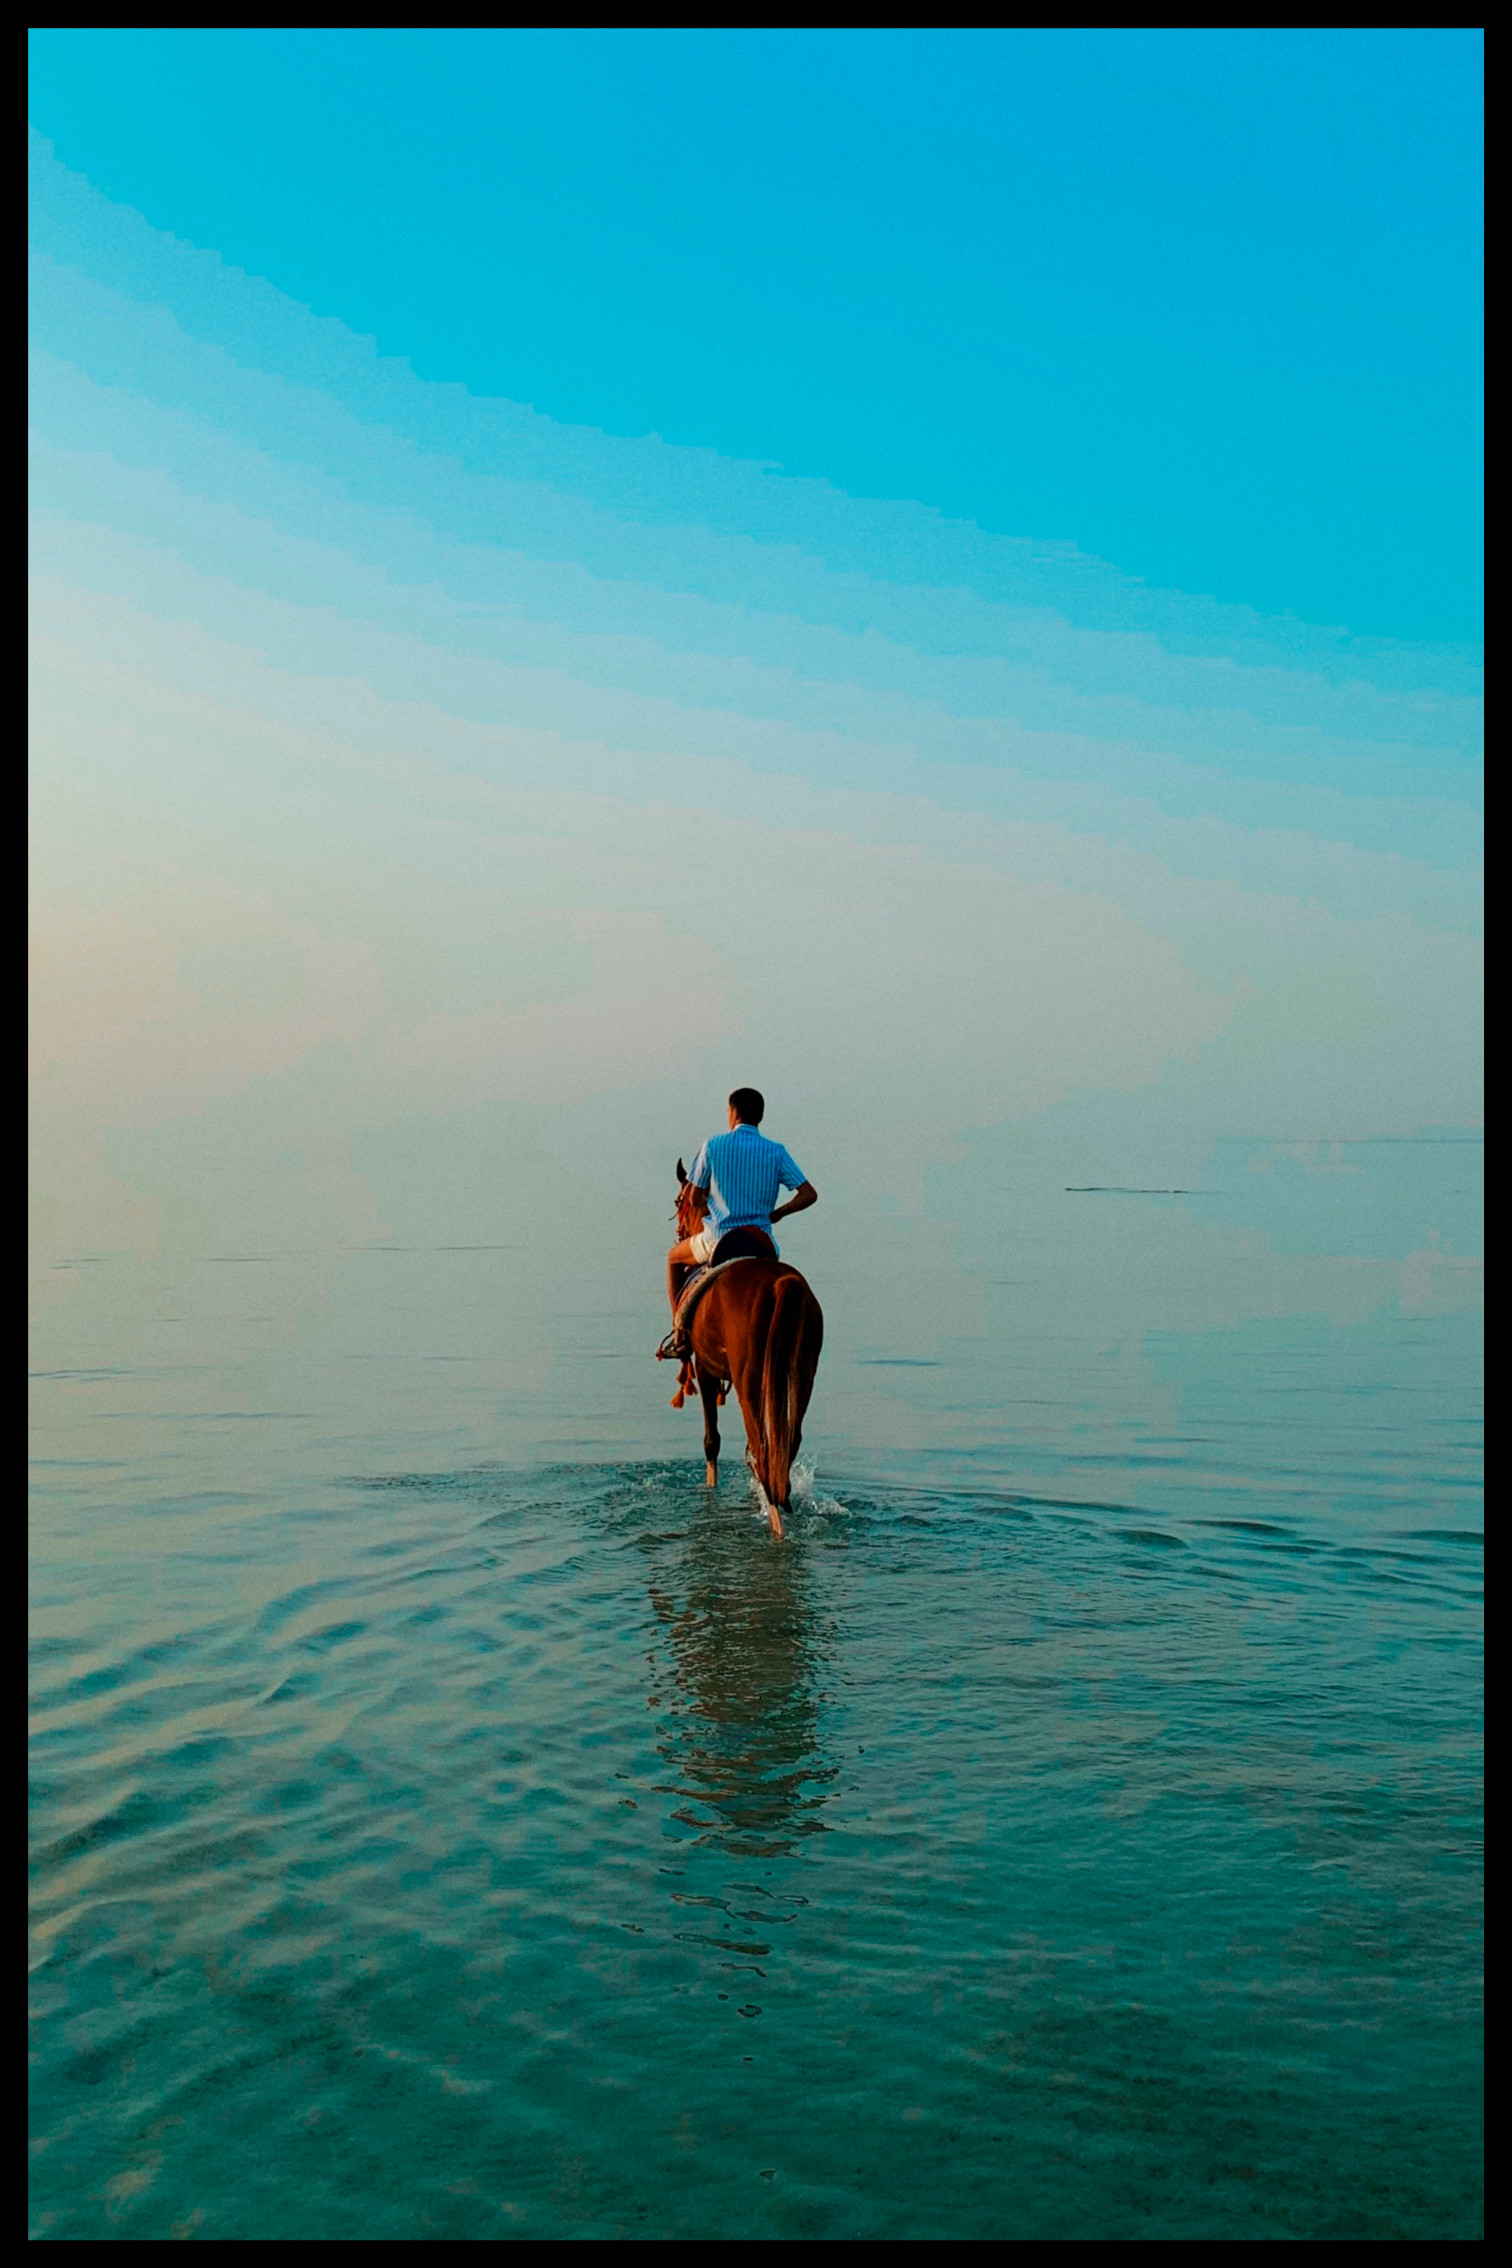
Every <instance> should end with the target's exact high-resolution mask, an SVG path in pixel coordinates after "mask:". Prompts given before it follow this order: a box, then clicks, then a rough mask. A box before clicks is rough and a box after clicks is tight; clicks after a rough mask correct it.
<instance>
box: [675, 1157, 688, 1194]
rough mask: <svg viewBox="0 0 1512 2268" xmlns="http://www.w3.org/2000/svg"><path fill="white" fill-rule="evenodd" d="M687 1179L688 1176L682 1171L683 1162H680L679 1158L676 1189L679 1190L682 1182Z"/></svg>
mask: <svg viewBox="0 0 1512 2268" xmlns="http://www.w3.org/2000/svg"><path fill="white" fill-rule="evenodd" d="M687 1178H688V1176H687V1174H686V1173H685V1172H684V1170H683V1162H682V1159H681V1158H679V1159H678V1161H677V1186H678V1188H679V1189H680V1188H681V1187H682V1185H683V1183H684V1182H685V1181H686V1180H687Z"/></svg>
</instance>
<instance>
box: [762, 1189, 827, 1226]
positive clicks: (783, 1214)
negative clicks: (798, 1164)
mask: <svg viewBox="0 0 1512 2268" xmlns="http://www.w3.org/2000/svg"><path fill="white" fill-rule="evenodd" d="M818 1202H819V1192H818V1190H817V1189H816V1188H815V1187H814V1185H813V1183H812V1182H811V1181H805V1182H801V1183H800V1184H799V1187H798V1190H797V1194H796V1195H795V1196H792V1197H790V1198H789V1199H788V1201H787V1203H786V1204H785V1205H774V1206H773V1207H772V1218H773V1220H774V1221H781V1220H785V1219H786V1218H787V1216H788V1214H789V1213H806V1212H807V1211H808V1209H809V1207H810V1205H817V1204H818Z"/></svg>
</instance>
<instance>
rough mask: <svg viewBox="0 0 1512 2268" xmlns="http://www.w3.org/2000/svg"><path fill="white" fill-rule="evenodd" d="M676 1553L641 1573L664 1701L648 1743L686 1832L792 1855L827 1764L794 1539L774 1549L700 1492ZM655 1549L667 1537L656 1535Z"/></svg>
mask: <svg viewBox="0 0 1512 2268" xmlns="http://www.w3.org/2000/svg"><path fill="white" fill-rule="evenodd" d="M680 1540H681V1542H682V1544H683V1550H682V1554H681V1564H680V1566H679V1567H678V1569H677V1570H676V1574H675V1576H674V1577H673V1579H672V1580H671V1581H670V1582H669V1581H667V1580H666V1577H665V1573H664V1571H659V1573H658V1577H657V1578H656V1579H653V1580H652V1582H651V1585H650V1592H651V1603H652V1606H653V1607H654V1609H655V1611H656V1616H657V1620H658V1622H659V1623H660V1625H661V1633H662V1643H661V1644H660V1645H659V1646H657V1647H654V1648H653V1650H652V1653H651V1655H650V1657H649V1660H650V1664H651V1668H652V1672H653V1675H654V1677H655V1678H656V1680H657V1683H656V1685H655V1686H654V1688H653V1698H654V1699H655V1698H659V1699H660V1701H661V1704H662V1707H663V1709H664V1711H665V1715H664V1720H663V1729H662V1733H661V1736H660V1738H659V1739H658V1742H657V1746H658V1747H659V1749H660V1750H661V1753H662V1755H663V1756H664V1757H665V1759H666V1762H667V1766H668V1778H667V1780H666V1781H665V1782H664V1783H663V1784H662V1786H661V1788H660V1790H659V1792H660V1793H662V1794H667V1795H672V1796H675V1797H676V1798H678V1799H679V1800H678V1808H677V1809H676V1810H675V1811H674V1812H673V1814H672V1816H673V1818H674V1819H676V1820H678V1821H679V1822H680V1823H681V1824H682V1825H683V1826H684V1827H686V1828H689V1829H691V1830H693V1833H692V1835H691V1838H690V1839H691V1840H692V1841H693V1842H695V1843H706V1844H711V1845H713V1846H715V1847H717V1848H719V1849H721V1850H723V1851H726V1852H728V1853H729V1854H730V1855H731V1856H732V1857H741V1858H752V1859H771V1858H780V1857H783V1856H786V1855H788V1854H790V1853H791V1852H792V1851H793V1850H794V1849H795V1847H796V1845H797V1843H798V1841H799V1839H800V1838H801V1837H803V1836H805V1835H813V1834H817V1833H819V1832H821V1831H822V1829H823V1824H824V1823H823V1821H822V1819H821V1818H820V1816H819V1814H820V1810H821V1808H822V1806H823V1805H824V1803H825V1802H826V1801H827V1800H828V1798H827V1795H826V1792H825V1791H826V1790H827V1788H828V1787H829V1784H830V1783H831V1782H832V1781H833V1780H834V1778H835V1774H836V1771H837V1770H838V1766H837V1765H835V1764H833V1763H830V1762H827V1761H826V1759H825V1758H824V1755H823V1753H822V1750H821V1747H820V1705H821V1701H822V1695H821V1693H820V1691H819V1685H818V1675H819V1667H820V1663H821V1660H822V1658H823V1650H824V1648H823V1641H824V1640H825V1639H827V1638H828V1636H829V1635H830V1633H829V1632H828V1631H825V1632H823V1633H822V1634H821V1632H820V1631H819V1630H818V1628H817V1627H816V1623H815V1615H814V1608H813V1604H812V1601H811V1598H810V1595H809V1591H810V1586H809V1575H808V1569H807V1567H806V1564H805V1556H804V1553H803V1551H802V1549H801V1547H794V1546H791V1545H790V1546H788V1547H787V1548H785V1549H778V1550H774V1549H773V1548H772V1545H771V1542H770V1539H769V1538H768V1537H767V1536H766V1534H765V1533H764V1532H759V1531H758V1530H757V1529H756V1527H755V1524H754V1523H753V1522H752V1521H750V1520H745V1519H732V1518H731V1517H730V1514H729V1513H728V1511H726V1510H723V1509H722V1508H720V1507H718V1506H716V1505H710V1506H709V1507H708V1508H707V1510H706V1511H705V1512H703V1513H702V1514H701V1515H699V1516H696V1517H695V1518H694V1520H693V1521H692V1523H691V1525H690V1527H689V1530H688V1532H687V1535H686V1536H685V1537H684V1538H682V1539H680ZM662 1548H663V1549H664V1548H665V1546H664V1545H663V1546H662Z"/></svg>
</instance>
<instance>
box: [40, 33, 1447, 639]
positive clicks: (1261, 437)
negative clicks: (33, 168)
mask: <svg viewBox="0 0 1512 2268" xmlns="http://www.w3.org/2000/svg"><path fill="white" fill-rule="evenodd" d="M31 117H32V120H33V123H34V124H35V125H36V127H37V128H38V130H39V131H40V132H41V133H42V134H43V135H44V136H46V137H47V138H48V139H49V140H51V141H52V143H53V144H54V146H55V148H56V151H57V154H58V156H59V157H60V158H61V159H62V161H63V162H64V163H65V164H66V165H68V166H71V167H74V168H76V169H78V170H80V171H81V172H83V173H84V174H86V175H87V176H88V178H89V179H90V181H91V182H92V183H94V185H95V186H96V187H98V188H99V189H101V190H102V191H103V192H104V193H105V195H106V196H108V197H109V198H111V199H114V200H117V201H119V202H121V203H124V204H126V205H129V206H131V207H134V208H135V209H136V210H138V211H139V212H141V213H142V214H143V216H144V217H145V218H146V219H147V220H148V221H149V222H151V223H152V224H153V225H154V226H155V227H156V228H159V229H164V230H167V231H170V232H172V233H173V234H175V235H177V236H180V237H183V238H185V239H187V240H188V241H189V242H191V243H194V244H198V245H206V246H213V247H214V248H215V249H216V250H217V251H218V252H220V253H221V255H222V256H223V258H224V259H225V260H226V261H227V262H228V263H230V264H232V265H234V266H237V267H241V268H243V269H245V270H246V271H248V272H249V273H250V274H253V275H256V276H261V277H267V278H269V279H271V280H272V281H273V282H275V283H276V284H277V286H278V287H279V289H280V290H282V291H284V292H286V293H288V294H289V295H290V296H291V297H292V298H293V299H295V300H296V301H298V302H301V303H303V304H304V305H306V306H308V307H310V308H311V309H312V310H314V311H315V312H316V313H317V314H319V315H326V316H332V317H335V318H336V319H337V320H339V321H340V322H341V323H343V324H344V325H346V326H348V327H350V328H351V329H353V330H355V331H356V332H358V333H359V334H362V335H365V336H371V337H372V338H374V339H375V340H376V341H377V344H378V347H379V350H380V352H381V353H383V354H386V355H396V356H401V357H403V358H404V359H405V360H407V361H408V362H409V363H410V365H411V366H412V367H413V369H414V371H415V372H416V374H417V375H418V376H419V377H421V378H423V379H427V380H432V381H438V382H442V383H455V384H460V385H462V386H464V387H465V388H467V389H468V390H469V391H470V392H471V393H473V394H475V395H480V396H500V397H504V398H507V399H509V400H513V401H520V402H527V403H531V404H534V405H535V406H536V407H537V408H538V409H539V410H540V411H542V412H543V413H544V414H545V415H546V416H548V417H550V418H551V419H553V420H556V421H558V422H561V423H566V424H569V425H579V426H588V427H593V428H597V429H601V430H602V431H604V432H605V433H607V434H610V435H625V436H633V435H640V434H647V433H658V434H661V435H663V436H665V437H666V438H667V439H668V440H669V441H672V442H674V443H680V444H686V445H689V446H693V447H697V448H704V449H710V450H713V451H716V452H718V453H719V454H720V455H722V456H726V457H732V458H739V459H756V460H760V461H763V462H767V463H772V464H776V465H780V466H781V467H782V468H783V469H784V470H785V471H787V472H788V473H790V474H797V475H807V476H811V477H816V478H820V479H823V480H825V481H828V482H831V483H833V484H835V485H836V486H837V487H839V488H841V489H843V490H844V491H846V492H847V493H849V494H852V495H860V496H870V497H878V498H904V499H910V500H918V501H920V502H923V503H925V504H927V505H932V506H934V507H936V508H938V509H939V510H940V511H941V512H942V513H944V514H946V515H948V516H950V517H952V518H957V519H964V520H968V521H972V522H975V523H977V524H979V525H980V526H981V527H982V528H983V529H985V530H988V531H991V532H994V533H999V534H1007V535H1010V536H1017V537H1026V538H1031V539H1041V540H1046V541H1060V542H1069V543H1072V544H1074V545H1076V546H1077V547H1078V548H1079V549H1080V550H1081V551H1083V552H1087V553H1091V554H1093V555H1095V556H1097V557H1100V558H1102V559H1104V560H1107V561H1109V562H1111V563H1112V564H1113V565H1114V566H1115V567H1117V568H1118V569H1120V570H1122V571H1123V572H1124V573H1125V574H1127V575H1130V576H1133V577H1137V578H1141V579H1143V580H1145V581H1146V582H1148V583H1152V584H1155V585H1158V586H1163V587H1171V588H1175V589H1179V590H1182V591H1184V592H1188V593H1191V594H1194V595H1212V596H1214V597H1216V598H1218V599H1220V600H1222V601H1225V602H1228V603H1231V604H1238V605H1245V606H1250V607H1254V608H1257V609H1258V610H1259V611H1261V612H1262V613H1267V614H1276V615H1285V614H1290V615H1295V616H1298V617H1300V618H1301V619H1303V620H1305V621H1308V622H1312V623H1317V624H1328V625H1339V626H1342V627H1343V628H1345V629H1347V630H1349V631H1350V632H1352V633H1354V634H1356V635H1358V636H1366V637H1378V636H1384V637H1391V638H1397V639H1409V640H1449V641H1460V640H1474V639H1476V638H1477V637H1478V636H1479V581H1478V574H1479V563H1478V516H1477V515H1478V495H1479V486H1478V466H1479V433H1478V403H1479V393H1478V371H1479V352H1480V341H1479V291H1480V235H1479V204H1478V182H1479V169H1480V156H1481V144H1480V42H1479V36H1478V35H1477V34H1475V33H1472V32H1466V31H1449V32H1433V31H1424V30H1417V31H1407V32H1394V31H1379V30H1378V31H1368V32H1355V31H1325V32H1317V31H1279V32H1278V31H1245V32H1234V33H1228V32H1214V31H1205V32H1198V33H1187V32H1075V33H1065V32H1036V33H1024V32H989V33H977V32H949V33H944V34H934V33H926V32H910V33H887V32H876V33H867V34H855V33H837V32H824V33H791V32H744V33H713V32H710V33H698V34H689V33H681V32H667V33H649V34H648V33H605V32H573V33H551V32H539V33H528V34H521V33H509V32H496V33H473V32H441V33H427V32H420V31H407V32H402V33H365V34H362V35H352V34H350V33H346V32H335V31H313V32H285V31H267V32H263V31H231V32H209V31H197V32H193V33H183V32H173V31H155V32H149V31H135V30H134V31H123V32H104V31H97V30H90V31H44V32H35V33H33V34H32V93H31Z"/></svg>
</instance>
